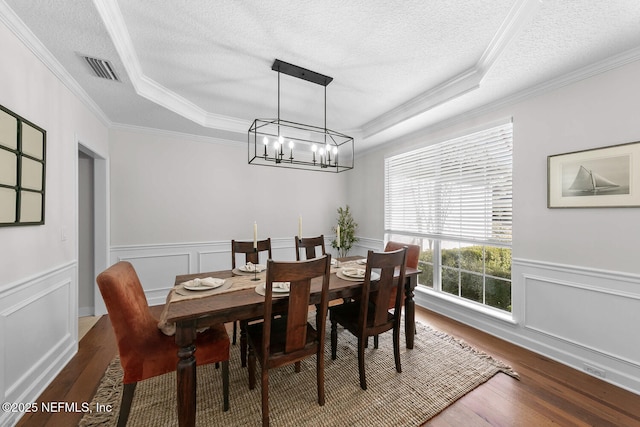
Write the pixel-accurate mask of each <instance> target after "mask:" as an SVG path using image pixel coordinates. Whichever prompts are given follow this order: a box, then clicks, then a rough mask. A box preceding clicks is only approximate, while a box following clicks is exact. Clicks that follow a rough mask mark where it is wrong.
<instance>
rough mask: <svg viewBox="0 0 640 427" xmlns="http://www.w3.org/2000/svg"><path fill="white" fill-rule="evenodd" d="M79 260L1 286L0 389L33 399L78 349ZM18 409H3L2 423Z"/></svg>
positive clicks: (8, 396)
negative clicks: (9, 411)
mask: <svg viewBox="0 0 640 427" xmlns="http://www.w3.org/2000/svg"><path fill="white" fill-rule="evenodd" d="M76 268H77V265H76V263H75V262H73V263H70V264H68V265H65V266H62V267H59V268H56V269H54V270H51V271H48V272H44V273H42V274H40V275H38V276H36V277H31V278H28V279H26V280H24V281H21V282H19V283H13V284H9V285H7V286H5V287H3V288H2V289H0V331H1V336H2V340H1V341H0V369H2V375H1V378H2V381H1V383H0V390H1V392H2V397H3V401H4V402H16V403H18V402H22V403H24V402H34V401H35V400H36V399H37V397H38V396H39V395H40V393H42V390H44V388H45V387H46V386H47V385H48V384H49V383H50V382H51V381H52V380H53V378H55V376H56V375H57V374H58V373H59V372H60V370H62V368H63V367H64V366H65V365H66V363H67V362H68V361H69V360H70V359H71V357H72V356H73V354H75V352H76V351H77V348H78V308H77V284H76V277H77V271H76ZM17 415H19V414H12V413H5V412H2V413H0V425H13V424H14V423H15V422H16V421H17V419H18V417H17Z"/></svg>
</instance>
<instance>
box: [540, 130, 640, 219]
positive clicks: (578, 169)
mask: <svg viewBox="0 0 640 427" xmlns="http://www.w3.org/2000/svg"><path fill="white" fill-rule="evenodd" d="M633 206H640V142H632V143H628V144H620V145H612V146H609V147H602V148H596V149H592V150H584V151H575V152H572V153H565V154H556V155H552V156H548V157H547V207H549V208H591V207H633Z"/></svg>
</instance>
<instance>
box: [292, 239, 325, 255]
mask: <svg viewBox="0 0 640 427" xmlns="http://www.w3.org/2000/svg"><path fill="white" fill-rule="evenodd" d="M295 242H296V260H298V261H300V249H304V254H305V257H306V259H313V258H316V257H318V256H322V255H325V254H326V253H327V252H326V250H325V246H324V235H323V234H321V235H320V236H318V237H302V238H300V237H299V236H296V237H295ZM317 248H320V254H318V253H317V252H316V249H317Z"/></svg>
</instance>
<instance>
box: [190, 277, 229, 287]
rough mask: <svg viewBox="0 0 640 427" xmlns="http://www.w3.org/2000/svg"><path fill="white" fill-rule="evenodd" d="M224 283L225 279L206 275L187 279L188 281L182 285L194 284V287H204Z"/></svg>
mask: <svg viewBox="0 0 640 427" xmlns="http://www.w3.org/2000/svg"><path fill="white" fill-rule="evenodd" d="M223 284H224V279H217V278H214V277H205V278H203V279H200V278H197V277H196V278H195V279H193V280H187V281H186V282H182V283H181V285H182V286H185V285H186V286H193V287H202V288H217V287H219V286H222V285H223Z"/></svg>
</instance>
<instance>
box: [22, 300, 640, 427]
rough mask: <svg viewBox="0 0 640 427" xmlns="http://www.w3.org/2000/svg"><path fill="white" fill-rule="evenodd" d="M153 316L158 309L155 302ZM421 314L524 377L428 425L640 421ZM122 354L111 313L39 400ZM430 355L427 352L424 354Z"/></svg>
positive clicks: (581, 387)
mask: <svg viewBox="0 0 640 427" xmlns="http://www.w3.org/2000/svg"><path fill="white" fill-rule="evenodd" d="M153 310H154V312H156V315H158V314H159V308H158V307H154V308H153ZM416 316H417V319H418V320H419V321H420V322H423V323H426V324H428V325H430V326H431V327H433V328H435V329H439V330H441V331H444V332H446V333H448V334H450V335H453V336H456V337H458V338H461V339H463V340H465V341H467V342H468V343H469V344H471V345H473V346H475V347H476V348H478V349H480V350H483V351H485V352H486V353H489V354H491V355H493V356H494V357H496V358H498V359H501V360H502V361H504V362H505V363H507V364H509V365H511V366H512V367H513V368H514V369H515V370H516V371H517V372H518V373H519V374H520V381H517V380H514V379H513V378H511V377H509V376H507V375H506V374H502V373H500V374H498V375H496V376H495V377H493V378H492V379H491V380H489V381H488V382H487V383H485V384H483V385H481V386H480V387H478V388H477V389H475V390H474V391H472V392H471V393H469V394H467V395H466V396H464V397H463V398H461V399H460V400H458V401H457V402H456V403H454V404H453V405H451V406H450V407H449V408H447V409H446V410H445V411H444V412H442V413H441V414H439V415H438V416H436V417H434V418H433V419H431V420H430V421H429V422H427V423H426V424H425V425H428V426H438V427H440V426H455V427H459V426H465V427H466V426H536V427H538V426H548V425H556V426H557V425H560V426H599V427H600V426H640V396H639V395H636V394H633V393H630V392H628V391H625V390H623V389H620V388H618V387H615V386H612V385H610V384H607V383H605V382H603V381H600V380H599V379H597V378H594V377H591V376H589V375H587V374H585V373H583V372H580V371H578V370H575V369H571V368H568V367H566V366H564V365H561V364H559V363H557V362H554V361H552V360H550V359H547V358H546V357H543V356H540V355H538V354H535V353H532V352H530V351H527V350H524V349H522V348H520V347H517V346H515V345H513V344H510V343H507V342H505V341H502V340H500V339H498V338H495V337H492V336H490V335H487V334H485V333H483V332H480V331H478V330H476V329H473V328H471V327H468V326H465V325H462V324H460V323H458V322H456V321H453V320H451V319H448V318H446V317H443V316H440V315H438V314H436V313H433V312H431V311H427V310H424V309H417V313H416ZM116 352H117V349H116V342H115V337H114V335H113V330H112V329H111V324H110V323H109V318H108V317H107V316H104V317H102V318H101V319H100V320H99V321H98V322H97V323H96V325H95V326H94V327H93V328H92V329H91V330H90V331H89V333H87V335H85V337H84V338H82V340H81V341H80V346H79V350H78V354H76V356H75V357H74V358H73V359H72V360H71V361H70V362H69V364H68V365H67V366H66V367H65V368H64V370H63V371H62V372H61V373H60V374H59V375H58V376H57V378H56V379H55V380H54V381H53V383H51V385H50V386H49V387H48V388H47V389H46V390H45V391H44V392H43V393H42V395H41V396H40V398H39V402H59V401H66V402H78V403H81V402H89V401H91V399H92V397H93V395H94V393H95V390H96V388H97V386H98V383H99V381H100V379H101V377H102V374H103V373H104V370H105V368H106V366H107V364H108V363H109V361H111V359H112V358H113V357H114V356H115V354H116ZM425 357H428V355H425ZM81 417H82V414H81V413H73V412H71V413H67V412H60V413H52V414H51V413H42V412H39V413H35V414H27V415H25V416H24V417H23V418H22V420H21V421H20V422H19V423H18V426H28V427H32V426H55V427H58V426H72V425H76V424H77V423H78V421H79V420H80V419H81Z"/></svg>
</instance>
